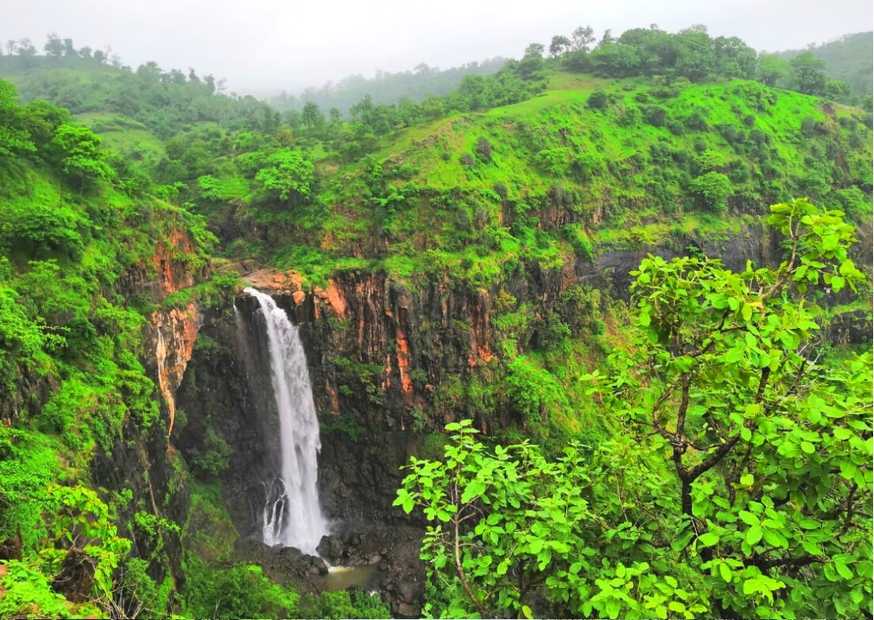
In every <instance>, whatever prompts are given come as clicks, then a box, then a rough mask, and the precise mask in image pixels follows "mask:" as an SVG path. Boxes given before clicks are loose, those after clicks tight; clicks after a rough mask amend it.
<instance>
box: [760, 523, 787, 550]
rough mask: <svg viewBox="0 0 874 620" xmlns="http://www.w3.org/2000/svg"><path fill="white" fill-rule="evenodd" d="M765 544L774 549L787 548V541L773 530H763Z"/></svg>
mask: <svg viewBox="0 0 874 620" xmlns="http://www.w3.org/2000/svg"><path fill="white" fill-rule="evenodd" d="M764 538H765V542H766V543H768V544H769V545H773V546H774V547H780V548H785V547H788V546H789V541H788V540H786V538H785V537H784V536H783V534H781V533H780V532H775V531H774V530H769V529H767V528H766V529H765V531H764Z"/></svg>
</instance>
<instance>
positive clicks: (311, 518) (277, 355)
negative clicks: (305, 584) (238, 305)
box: [244, 288, 328, 555]
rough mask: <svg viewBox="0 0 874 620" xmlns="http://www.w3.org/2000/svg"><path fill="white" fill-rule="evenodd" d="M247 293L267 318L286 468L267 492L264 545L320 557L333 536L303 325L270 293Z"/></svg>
mask: <svg viewBox="0 0 874 620" xmlns="http://www.w3.org/2000/svg"><path fill="white" fill-rule="evenodd" d="M244 292H245V293H246V294H248V295H251V296H252V297H254V298H255V299H256V300H257V301H258V305H259V307H260V312H261V314H262V316H263V319H264V324H265V328H266V330H267V342H268V349H269V354H270V372H271V384H272V386H273V396H274V398H275V400H276V408H277V410H278V412H279V447H280V456H281V460H280V463H281V466H280V471H278V472H276V476H275V478H274V479H273V480H272V481H271V482H270V484H269V486H268V489H267V499H266V502H265V504H264V510H263V523H262V536H263V541H264V543H265V544H267V545H270V546H277V545H279V546H283V547H296V548H297V549H300V550H301V551H302V552H304V553H306V554H309V555H317V553H316V546H318V544H319V541H320V540H321V539H322V536H324V535H325V534H327V533H328V522H327V520H326V519H325V517H324V515H323V514H322V510H321V507H320V506H319V494H318V488H317V486H316V481H317V476H318V454H319V450H320V449H321V443H320V440H319V420H318V418H317V417H316V408H315V404H314V403H313V392H312V386H311V385H310V378H309V371H308V370H307V363H306V356H305V355H304V348H303V343H302V342H301V340H300V335H299V333H298V328H297V326H295V325H293V324H292V323H291V321H289V320H288V316H287V315H286V313H285V311H284V310H283V309H282V308H280V307H279V306H277V305H276V302H275V301H274V300H273V298H272V297H270V295H267V294H265V293H262V292H260V291H258V290H255V289H253V288H247V289H245V291H244Z"/></svg>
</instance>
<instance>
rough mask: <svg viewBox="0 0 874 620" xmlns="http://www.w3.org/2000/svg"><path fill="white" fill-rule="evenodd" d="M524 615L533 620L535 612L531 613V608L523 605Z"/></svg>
mask: <svg viewBox="0 0 874 620" xmlns="http://www.w3.org/2000/svg"><path fill="white" fill-rule="evenodd" d="M522 615H524V616H525V617H526V618H533V617H534V612H533V611H531V608H530V607H528V605H522Z"/></svg>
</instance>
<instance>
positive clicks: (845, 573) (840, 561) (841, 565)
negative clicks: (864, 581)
mask: <svg viewBox="0 0 874 620" xmlns="http://www.w3.org/2000/svg"><path fill="white" fill-rule="evenodd" d="M848 559H849V558H848V557H847V556H846V555H836V556H835V557H834V563H835V570H837V571H838V575H840V576H841V577H843V578H844V579H852V578H853V571H852V569H851V568H850V567H849V566H847V561H848Z"/></svg>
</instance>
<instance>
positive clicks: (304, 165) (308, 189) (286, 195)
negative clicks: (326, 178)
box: [255, 149, 313, 202]
mask: <svg viewBox="0 0 874 620" xmlns="http://www.w3.org/2000/svg"><path fill="white" fill-rule="evenodd" d="M267 164H268V165H267V166H266V167H264V168H261V169H260V170H259V171H258V173H257V174H256V175H255V180H256V181H257V182H258V183H259V184H260V185H261V187H262V188H263V189H264V190H266V191H267V192H268V194H269V195H270V196H271V197H272V198H273V199H274V200H280V201H282V202H288V201H297V202H303V201H306V200H308V199H309V197H310V194H311V193H312V184H313V163H312V161H310V160H309V159H308V158H307V157H306V156H305V155H304V154H303V153H301V152H300V151H298V150H293V149H280V150H278V151H276V152H275V153H273V155H271V156H270V157H269V158H268V159H267Z"/></svg>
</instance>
